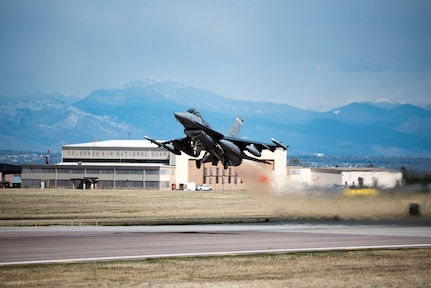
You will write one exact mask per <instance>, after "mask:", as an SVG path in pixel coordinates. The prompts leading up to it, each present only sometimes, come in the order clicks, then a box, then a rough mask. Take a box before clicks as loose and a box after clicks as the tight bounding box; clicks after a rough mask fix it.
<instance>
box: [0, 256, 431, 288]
mask: <svg viewBox="0 0 431 288" xmlns="http://www.w3.org/2000/svg"><path fill="white" fill-rule="evenodd" d="M430 271H431V249H411V250H410V249H409V250H364V251H342V252H318V253H292V254H284V255H256V256H226V257H205V258H181V259H153V260H151V259H149V260H144V261H124V262H123V261H118V262H104V263H74V264H58V265H30V266H10V267H1V268H0V286H1V287H430V285H431V273H430Z"/></svg>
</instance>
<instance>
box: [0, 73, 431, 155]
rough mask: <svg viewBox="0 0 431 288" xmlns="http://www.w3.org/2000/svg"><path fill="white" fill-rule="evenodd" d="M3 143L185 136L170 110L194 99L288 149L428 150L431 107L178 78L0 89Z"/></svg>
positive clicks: (218, 120)
mask: <svg viewBox="0 0 431 288" xmlns="http://www.w3.org/2000/svg"><path fill="white" fill-rule="evenodd" d="M2 100H3V101H2V104H0V120H1V121H0V129H1V131H2V136H1V140H0V149H1V150H22V151H24V150H25V151H46V150H47V149H50V150H51V151H61V146H62V145H64V144H72V143H82V142H91V141H96V139H97V140H111V139H143V137H144V135H148V136H150V137H152V138H156V139H166V140H168V139H172V138H177V137H183V133H182V130H183V128H182V126H181V125H180V124H179V123H178V122H177V121H176V120H175V118H174V117H173V112H178V111H185V110H187V109H188V108H190V107H194V108H196V109H197V110H199V111H200V112H201V114H202V115H203V116H204V118H205V119H206V120H207V122H209V123H210V124H211V126H212V127H213V128H214V129H216V130H218V131H220V132H222V133H226V132H227V131H228V130H229V128H230V126H231V124H232V123H233V121H234V119H235V118H236V117H237V116H241V117H242V118H243V119H244V125H243V127H242V130H241V134H240V136H241V137H242V138H245V139H253V140H257V141H263V142H270V138H271V137H273V138H276V139H277V140H279V141H282V142H283V143H284V144H286V145H289V146H290V148H289V154H292V155H307V154H313V153H324V154H327V155H358V156H360V155H362V156H414V157H431V109H430V107H418V106H414V105H411V104H400V103H389V102H376V103H371V102H367V103H366V102H364V103H351V104H348V105H346V106H342V107H339V108H336V109H333V110H331V111H327V112H316V111H309V110H304V109H299V108H296V107H293V106H290V105H287V104H282V103H271V102H254V101H239V100H233V99H228V98H225V97H222V96H219V95H217V94H214V93H211V92H209V91H205V90H202V89H198V88H195V87H190V86H187V85H184V84H182V83H179V82H176V81H173V80H163V81H156V80H152V79H146V80H144V81H140V82H132V83H129V84H127V85H124V86H122V87H118V88H113V89H99V90H95V91H93V92H92V93H91V94H90V95H89V96H87V97H85V98H82V99H78V98H75V97H72V96H63V95H60V94H44V93H40V94H35V95H31V97H29V99H16V98H11V97H9V98H7V97H2Z"/></svg>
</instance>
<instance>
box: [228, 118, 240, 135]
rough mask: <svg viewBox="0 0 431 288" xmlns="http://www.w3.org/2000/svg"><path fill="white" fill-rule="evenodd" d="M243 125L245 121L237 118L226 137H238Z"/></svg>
mask: <svg viewBox="0 0 431 288" xmlns="http://www.w3.org/2000/svg"><path fill="white" fill-rule="evenodd" d="M243 123H244V120H242V118H241V116H238V117H236V119H235V121H234V122H233V124H232V127H231V128H230V130H229V132H228V133H227V135H226V136H228V137H238V136H239V132H240V131H241V126H242V124H243Z"/></svg>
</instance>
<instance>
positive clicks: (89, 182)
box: [22, 140, 287, 190]
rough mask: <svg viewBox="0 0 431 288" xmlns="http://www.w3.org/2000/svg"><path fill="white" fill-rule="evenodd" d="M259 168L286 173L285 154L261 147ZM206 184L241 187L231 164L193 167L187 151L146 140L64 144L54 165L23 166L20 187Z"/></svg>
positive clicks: (180, 186) (179, 186)
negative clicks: (60, 154)
mask: <svg viewBox="0 0 431 288" xmlns="http://www.w3.org/2000/svg"><path fill="white" fill-rule="evenodd" d="M261 158H262V159H265V160H267V161H268V162H270V163H271V165H268V164H260V165H262V167H263V169H265V170H270V171H273V172H274V173H276V174H279V175H283V176H284V175H285V174H286V168H285V167H286V158H287V152H286V151H284V150H283V149H277V150H276V151H275V152H274V153H272V152H270V151H264V153H262V157H261ZM200 184H208V185H211V186H212V187H213V188H214V189H217V190H240V189H243V188H244V183H243V181H242V179H241V175H240V173H238V170H237V168H236V167H229V168H228V169H223V167H222V166H221V165H219V166H212V165H211V163H205V164H204V165H202V167H201V169H197V168H196V161H195V159H192V158H191V157H189V156H188V155H186V154H184V153H182V155H175V154H173V153H170V152H168V151H166V150H165V149H163V148H159V147H158V146H157V145H155V144H153V143H151V142H149V141H147V140H111V141H100V142H90V143H82V144H71V145H64V146H63V147H62V161H61V163H59V164H55V165H48V164H47V165H23V169H22V187H42V188H83V189H161V190H168V189H173V190H176V189H181V190H183V189H194V187H195V186H196V185H200Z"/></svg>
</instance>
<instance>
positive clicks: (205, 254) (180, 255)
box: [0, 243, 431, 266]
mask: <svg viewBox="0 0 431 288" xmlns="http://www.w3.org/2000/svg"><path fill="white" fill-rule="evenodd" d="M425 247H431V243H426V244H400V245H377V246H346V247H320V248H288V249H270V248H268V249H265V250H246V251H224V252H196V253H178V254H154V255H151V254H150V255H136V256H112V257H92V258H70V259H55V260H34V261H17V262H0V266H12V265H32V264H62V263H80V262H100V261H119V260H145V259H152V258H184V257H211V256H230V255H253V254H281V253H295V252H325V251H342V250H345V251H352V250H368V249H405V248H425Z"/></svg>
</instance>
